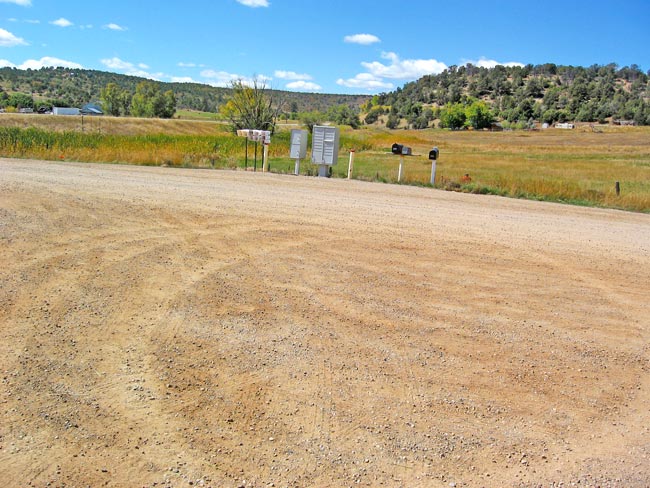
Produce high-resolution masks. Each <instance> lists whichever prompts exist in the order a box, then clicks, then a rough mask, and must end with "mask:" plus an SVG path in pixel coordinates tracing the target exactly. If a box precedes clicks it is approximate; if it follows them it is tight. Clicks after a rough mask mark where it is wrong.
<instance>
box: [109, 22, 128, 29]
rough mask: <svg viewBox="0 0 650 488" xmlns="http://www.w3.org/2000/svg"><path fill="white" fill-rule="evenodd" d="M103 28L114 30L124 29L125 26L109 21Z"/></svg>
mask: <svg viewBox="0 0 650 488" xmlns="http://www.w3.org/2000/svg"><path fill="white" fill-rule="evenodd" d="M104 29H109V30H114V31H125V30H126V27H122V26H121V25H118V24H113V23H112V22H111V23H110V24H106V25H105V26H104Z"/></svg>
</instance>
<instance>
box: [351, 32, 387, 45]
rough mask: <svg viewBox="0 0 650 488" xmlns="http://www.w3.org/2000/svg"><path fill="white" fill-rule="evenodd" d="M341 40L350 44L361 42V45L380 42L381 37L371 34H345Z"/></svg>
mask: <svg viewBox="0 0 650 488" xmlns="http://www.w3.org/2000/svg"><path fill="white" fill-rule="evenodd" d="M343 41H344V42H347V43H350V44H361V45H363V46H368V45H370V44H374V43H375V42H381V39H379V37H377V36H374V35H372V34H354V35H352V36H345V37H344V38H343Z"/></svg>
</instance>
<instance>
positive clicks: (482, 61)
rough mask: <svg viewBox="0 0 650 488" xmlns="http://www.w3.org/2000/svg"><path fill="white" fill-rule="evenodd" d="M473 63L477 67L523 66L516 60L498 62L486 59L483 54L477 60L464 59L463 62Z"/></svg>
mask: <svg viewBox="0 0 650 488" xmlns="http://www.w3.org/2000/svg"><path fill="white" fill-rule="evenodd" d="M467 63H470V64H473V65H474V66H477V67H479V68H494V67H495V66H521V67H522V68H523V67H524V66H525V65H524V64H523V63H518V62H516V61H509V62H507V63H500V62H499V61H495V60H493V59H486V58H484V57H483V56H481V58H480V59H479V60H478V61H470V60H465V62H464V63H463V64H467Z"/></svg>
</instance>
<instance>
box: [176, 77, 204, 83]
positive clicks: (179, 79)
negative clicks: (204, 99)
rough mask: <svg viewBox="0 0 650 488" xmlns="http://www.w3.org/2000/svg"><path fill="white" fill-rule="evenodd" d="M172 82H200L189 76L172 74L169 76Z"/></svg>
mask: <svg viewBox="0 0 650 488" xmlns="http://www.w3.org/2000/svg"><path fill="white" fill-rule="evenodd" d="M169 80H170V81H171V82H172V83H199V82H198V81H196V80H195V79H193V78H190V77H189V76H172V77H170V78H169Z"/></svg>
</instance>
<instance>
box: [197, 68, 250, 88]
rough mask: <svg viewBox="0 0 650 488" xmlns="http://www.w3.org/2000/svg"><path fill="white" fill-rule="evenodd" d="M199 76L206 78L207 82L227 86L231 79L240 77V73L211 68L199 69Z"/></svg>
mask: <svg viewBox="0 0 650 488" xmlns="http://www.w3.org/2000/svg"><path fill="white" fill-rule="evenodd" d="M201 76H202V77H203V78H206V79H207V80H208V84H210V85H213V86H228V85H229V84H230V83H232V82H233V81H236V80H239V79H240V78H242V77H241V76H240V75H236V74H234V73H228V72H226V71H215V70H212V69H204V70H203V71H201Z"/></svg>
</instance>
